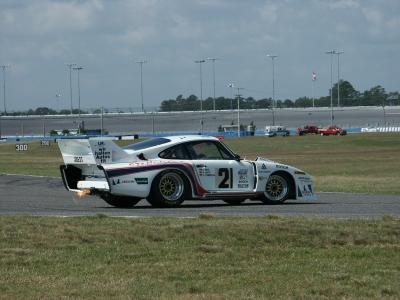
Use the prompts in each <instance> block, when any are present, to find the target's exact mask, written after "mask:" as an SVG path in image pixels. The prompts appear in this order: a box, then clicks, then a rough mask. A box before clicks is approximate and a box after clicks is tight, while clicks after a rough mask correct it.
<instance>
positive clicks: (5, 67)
mask: <svg viewBox="0 0 400 300" xmlns="http://www.w3.org/2000/svg"><path fill="white" fill-rule="evenodd" d="M9 67H10V65H2V66H0V68H2V69H3V101H4V115H7V105H6V69H7V68H9Z"/></svg>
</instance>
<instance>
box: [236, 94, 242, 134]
mask: <svg viewBox="0 0 400 300" xmlns="http://www.w3.org/2000/svg"><path fill="white" fill-rule="evenodd" d="M236 89H237V92H238V93H237V97H238V100H237V121H238V125H237V126H238V131H237V133H238V137H240V96H241V95H240V90H243V88H241V87H237V88H236Z"/></svg>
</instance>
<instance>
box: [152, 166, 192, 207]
mask: <svg viewBox="0 0 400 300" xmlns="http://www.w3.org/2000/svg"><path fill="white" fill-rule="evenodd" d="M189 190H190V187H189V183H188V182H187V179H186V177H184V175H182V174H181V173H180V172H177V171H165V172H162V173H161V174H159V175H158V176H157V177H156V178H155V179H154V181H153V184H152V186H151V193H150V196H149V197H148V198H147V201H148V202H149V203H150V204H151V205H153V206H155V207H178V206H180V205H181V204H182V202H183V201H184V200H185V198H186V197H187V195H188V192H189Z"/></svg>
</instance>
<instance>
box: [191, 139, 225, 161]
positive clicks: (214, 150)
mask: <svg viewBox="0 0 400 300" xmlns="http://www.w3.org/2000/svg"><path fill="white" fill-rule="evenodd" d="M186 148H187V149H188V152H189V154H190V157H191V158H192V159H216V160H222V159H229V158H227V154H226V153H222V151H221V149H220V148H219V147H218V146H217V145H216V144H215V143H214V142H211V141H204V142H195V143H189V144H187V146H186Z"/></svg>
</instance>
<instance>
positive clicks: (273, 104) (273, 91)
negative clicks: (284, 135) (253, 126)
mask: <svg viewBox="0 0 400 300" xmlns="http://www.w3.org/2000/svg"><path fill="white" fill-rule="evenodd" d="M267 57H270V58H271V60H272V126H275V58H277V57H278V55H272V54H267Z"/></svg>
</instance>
